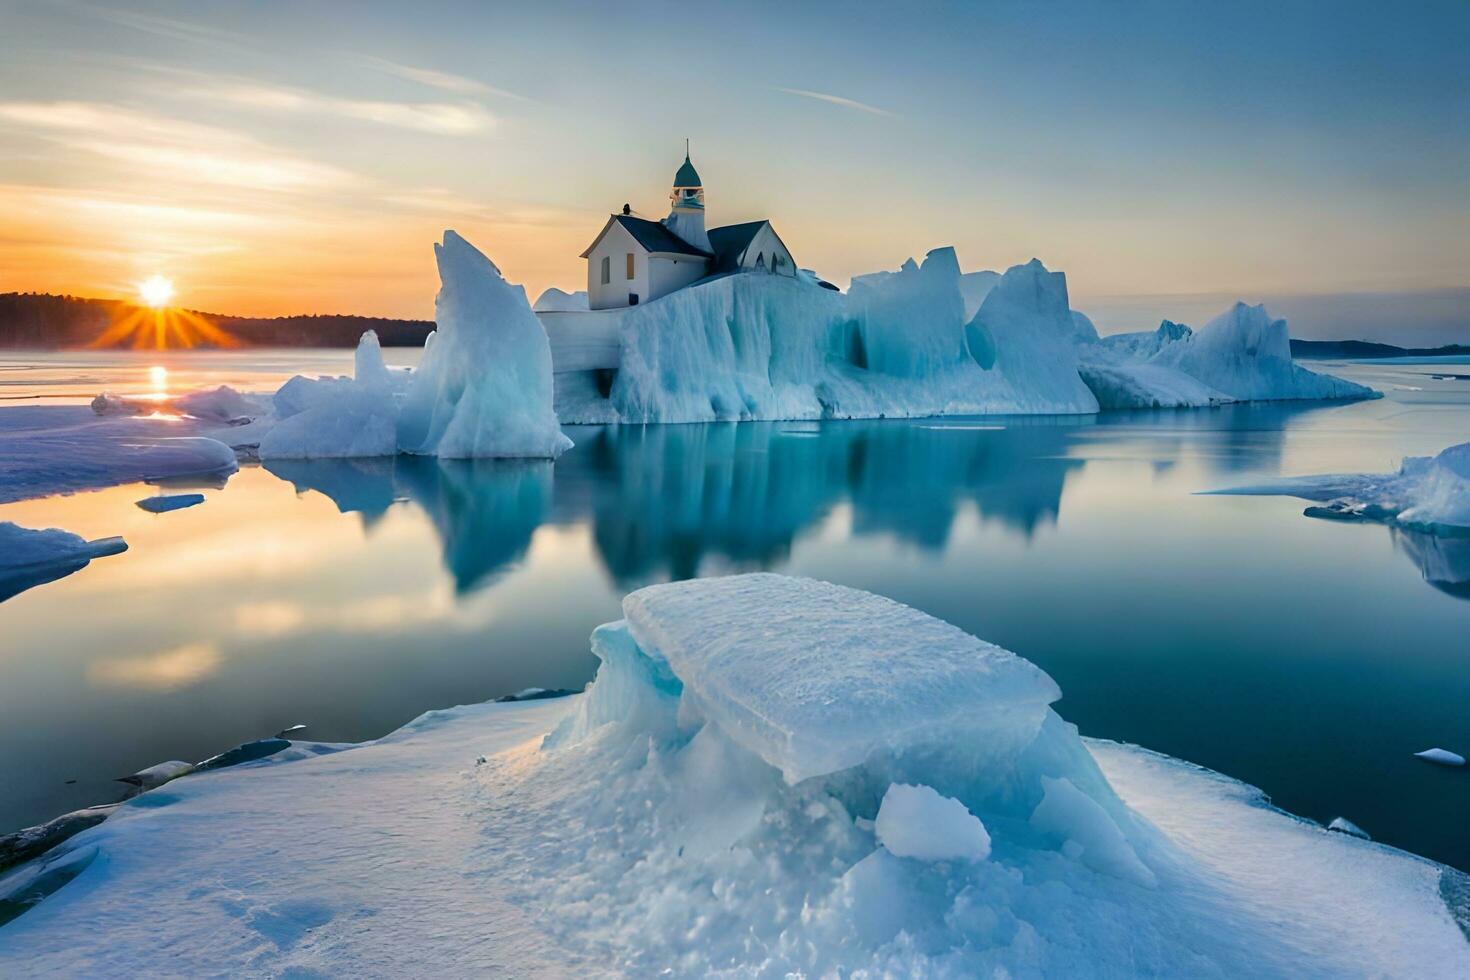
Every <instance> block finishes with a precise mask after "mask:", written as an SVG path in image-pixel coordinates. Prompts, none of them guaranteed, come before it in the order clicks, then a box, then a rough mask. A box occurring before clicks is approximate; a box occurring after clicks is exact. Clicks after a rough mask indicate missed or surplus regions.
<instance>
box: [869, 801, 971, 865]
mask: <svg viewBox="0 0 1470 980" xmlns="http://www.w3.org/2000/svg"><path fill="white" fill-rule="evenodd" d="M875 829H876V832H877V835H878V841H879V842H880V843H881V844H882V845H883V846H884V847H886V848H888V852H889V853H890V854H894V855H897V856H898V857H906V858H917V859H918V860H920V861H955V860H963V861H983V860H985V859H986V858H987V857H989V856H990V834H988V833H986V831H985V825H984V824H982V823H981V822H980V818H979V817H977V816H975V815H974V814H973V813H971V812H970V811H969V810H967V809H965V805H964V804H963V803H961V802H960V801H959V800H956V799H953V798H951V797H948V796H942V795H940V794H939V793H938V792H936V791H935V790H934V789H932V788H931V787H928V786H909V785H907V784H905V783H894V784H893V785H892V786H889V787H888V792H886V793H884V794H883V803H882V805H880V806H879V807H878V819H877V820H876V821H875Z"/></svg>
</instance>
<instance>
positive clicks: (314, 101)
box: [189, 82, 495, 136]
mask: <svg viewBox="0 0 1470 980" xmlns="http://www.w3.org/2000/svg"><path fill="white" fill-rule="evenodd" d="M189 94H190V95H193V96H197V97H202V98H205V99H211V100H214V101H220V102H227V103H229V104H231V105H237V106H243V107H245V108H250V109H260V110H264V111H268V112H281V113H293V114H298V115H320V116H337V117H340V118H343V119H353V120H357V121H360V122H370V123H376V124H378V125H381V126H395V127H398V128H400V129H412V130H417V131H419V132H423V133H439V134H442V135H448V136H458V135H466V134H470V133H479V132H484V131H486V130H488V129H491V128H493V127H494V125H495V117H494V116H492V115H491V114H490V113H489V112H487V111H486V110H485V109H484V108H483V107H482V106H479V105H477V104H475V103H473V102H391V101H386V100H380V99H349V98H343V97H341V96H335V95H326V94H324V93H321V92H313V91H309V90H307V89H299V88H288V87H286V86H279V85H267V84H260V83H255V82H226V83H223V84H218V83H216V84H208V83H206V84H205V85H202V86H199V87H195V88H192V89H191V90H190V91H189Z"/></svg>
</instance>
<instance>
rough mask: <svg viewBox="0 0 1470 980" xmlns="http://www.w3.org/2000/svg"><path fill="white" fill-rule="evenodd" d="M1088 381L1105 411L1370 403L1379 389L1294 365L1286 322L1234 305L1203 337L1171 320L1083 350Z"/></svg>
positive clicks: (1208, 326) (1205, 329) (1086, 345)
mask: <svg viewBox="0 0 1470 980" xmlns="http://www.w3.org/2000/svg"><path fill="white" fill-rule="evenodd" d="M1079 351H1080V357H1081V361H1082V364H1081V371H1082V377H1083V378H1084V379H1085V380H1086V381H1087V384H1088V386H1089V387H1090V388H1091V389H1092V390H1093V393H1094V394H1096V395H1097V399H1098V402H1099V403H1100V404H1101V405H1102V406H1103V407H1104V408H1179V407H1200V406H1206V405H1219V404H1224V403H1226V402H1233V401H1292V400H1330V399H1348V398H1372V397H1376V395H1377V394H1378V393H1377V392H1375V391H1373V390H1372V389H1371V388H1366V387H1364V386H1362V385H1359V384H1354V383H1353V382H1351V381H1344V380H1342V379H1341V378H1335V377H1332V376H1331V375H1327V374H1318V373H1316V372H1314V371H1308V370H1307V369H1306V368H1304V367H1300V366H1299V365H1297V364H1295V363H1293V361H1292V358H1291V342H1290V340H1289V338H1288V336H1287V331H1286V321H1285V320H1276V319H1273V318H1272V317H1271V315H1270V314H1269V313H1267V312H1266V308H1265V307H1264V306H1247V305H1246V304H1244V303H1236V304H1235V306H1233V307H1232V308H1231V309H1229V310H1227V311H1226V312H1225V313H1222V314H1221V315H1220V316H1217V317H1216V318H1215V319H1213V320H1211V321H1210V322H1209V323H1208V324H1206V325H1205V326H1204V327H1203V328H1202V329H1201V330H1199V331H1198V332H1195V331H1192V330H1190V329H1189V327H1187V326H1184V325H1183V324H1180V323H1173V322H1170V321H1169V320H1165V321H1164V322H1163V323H1161V324H1160V325H1159V328H1158V329H1157V330H1155V331H1153V332H1151V333H1132V334H1117V335H1114V336H1111V337H1104V338H1102V339H1101V340H1098V341H1096V342H1095V343H1091V344H1089V343H1086V342H1085V341H1083V342H1082V343H1081V344H1080V346H1079Z"/></svg>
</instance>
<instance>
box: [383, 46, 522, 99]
mask: <svg viewBox="0 0 1470 980" xmlns="http://www.w3.org/2000/svg"><path fill="white" fill-rule="evenodd" d="M359 60H361V61H362V63H363V64H365V65H367V66H368V67H370V68H375V69H377V70H378V71H380V72H383V73H384V74H387V75H393V76H395V77H397V78H404V79H407V80H408V81H410V82H417V83H418V84H420V85H427V86H428V87H430V88H436V89H439V90H440V91H442V92H454V93H456V94H458V95H494V96H498V97H500V98H503V99H514V100H516V101H519V102H527V101H530V100H529V99H527V97H526V96H524V95H521V94H520V93H518V92H511V91H509V90H507V89H503V88H496V87H495V86H494V85H487V84H485V83H484V82H482V81H480V80H478V79H474V78H466V77H465V76H463V75H454V74H451V73H449V72H447V71H439V70H438V69H437V68H418V67H415V66H413V65H404V64H400V63H399V62H396V61H389V60H388V59H387V58H376V57H373V56H372V55H363V56H361V58H360V59H359Z"/></svg>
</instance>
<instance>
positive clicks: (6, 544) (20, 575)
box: [0, 521, 128, 602]
mask: <svg viewBox="0 0 1470 980" xmlns="http://www.w3.org/2000/svg"><path fill="white" fill-rule="evenodd" d="M127 550H128V545H127V542H126V541H124V540H123V539H122V538H119V537H111V538H98V539H97V540H95V541H88V540H86V539H85V538H82V537H81V536H80V535H76V534H72V533H71V532H70V531H63V530H61V529H60V528H55V527H52V528H46V529H45V530H34V529H32V528H28V527H21V526H20V525H18V524H15V523H13V522H11V521H0V602H3V601H4V600H6V599H9V598H10V597H12V596H15V595H18V594H19V593H21V592H24V591H25V590H26V589H29V588H32V587H34V586H37V585H42V584H44V583H46V582H51V581H55V580H56V579H59V578H64V577H65V576H67V575H70V574H71V573H72V572H77V571H81V570H82V569H83V568H85V567H86V566H87V564H88V563H89V562H91V560H92V559H93V558H103V557H106V556H108V555H115V554H118V553H120V552H123V551H127Z"/></svg>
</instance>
